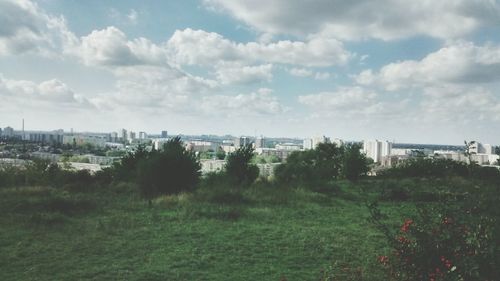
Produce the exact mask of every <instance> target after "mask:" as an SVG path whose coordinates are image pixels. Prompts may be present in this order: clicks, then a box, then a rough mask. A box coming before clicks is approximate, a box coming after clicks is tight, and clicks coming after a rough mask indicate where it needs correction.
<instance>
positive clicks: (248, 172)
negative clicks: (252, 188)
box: [225, 145, 259, 185]
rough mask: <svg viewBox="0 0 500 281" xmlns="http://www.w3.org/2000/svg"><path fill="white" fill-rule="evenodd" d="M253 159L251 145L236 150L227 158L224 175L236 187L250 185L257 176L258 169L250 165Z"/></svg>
mask: <svg viewBox="0 0 500 281" xmlns="http://www.w3.org/2000/svg"><path fill="white" fill-rule="evenodd" d="M253 157H254V149H253V147H252V146H251V145H245V146H242V147H240V148H238V149H237V150H236V151H235V152H233V153H231V154H229V155H228V156H227V163H226V168H225V170H226V174H227V176H228V177H229V179H230V180H231V181H233V182H234V183H235V184H237V185H247V184H252V183H253V182H254V181H255V180H256V179H257V177H258V176H259V168H258V167H257V166H256V165H253V164H251V163H250V161H251V160H252V158H253Z"/></svg>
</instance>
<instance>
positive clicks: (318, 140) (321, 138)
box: [312, 136, 330, 149]
mask: <svg viewBox="0 0 500 281" xmlns="http://www.w3.org/2000/svg"><path fill="white" fill-rule="evenodd" d="M329 141H330V140H329V139H328V138H327V137H325V136H315V137H313V138H312V148H313V149H315V148H316V147H317V146H318V144H320V143H327V142H329Z"/></svg>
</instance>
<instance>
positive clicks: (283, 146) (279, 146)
mask: <svg viewBox="0 0 500 281" xmlns="http://www.w3.org/2000/svg"><path fill="white" fill-rule="evenodd" d="M274 148H276V149H277V150H287V151H295V150H300V149H301V148H302V146H301V145H300V144H296V143H279V144H277V145H275V146H274Z"/></svg>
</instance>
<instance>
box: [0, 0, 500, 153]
mask: <svg viewBox="0 0 500 281" xmlns="http://www.w3.org/2000/svg"><path fill="white" fill-rule="evenodd" d="M261 7H265V9H263V8H261ZM0 19H2V26H1V27H0V100H1V101H2V102H0V127H2V128H3V127H6V126H12V127H13V128H15V129H18V127H20V126H21V119H22V118H25V119H26V129H27V130H29V129H31V130H53V129H58V128H62V129H64V130H65V131H69V130H70V129H71V128H74V129H75V130H76V131H88V132H113V131H117V130H118V129H119V128H130V129H131V130H133V131H135V132H136V133H138V134H139V133H140V132H141V131H144V132H154V133H155V134H156V133H158V134H160V133H161V131H162V130H168V132H169V133H170V132H172V133H173V134H175V133H180V134H186V135H201V134H214V135H226V134H230V135H233V136H240V135H246V136H258V135H264V136H269V137H298V138H306V137H311V136H316V135H327V136H331V137H338V138H342V139H346V140H364V139H381V140H390V141H392V140H396V141H397V142H401V143H428V144H431V143H435V144H462V143H463V140H465V139H466V140H480V141H482V142H484V143H492V144H498V143H499V141H498V140H500V93H499V92H498V89H499V88H500V87H499V86H500V34H498V23H499V22H500V3H499V1H487V0H484V1H481V0H478V1H451V0H450V1H440V2H439V3H431V2H418V3H411V4H409V3H408V2H407V1H380V2H377V3H373V2H371V1H358V2H356V3H350V2H343V1H333V2H332V1H322V0H315V1H309V2H307V3H306V2H304V1H284V0H283V1H272V2H269V1H266V2H264V1H251V2H245V1H240V0H233V1H226V0H205V1H194V0H191V1H175V2H174V1H168V2H162V3H159V2H158V1H141V2H140V3H139V2H135V1H119V2H118V1H115V2H102V1H95V0H92V1H85V2H75V1H62V0H39V1H28V0H17V1H14V0H4V1H0Z"/></svg>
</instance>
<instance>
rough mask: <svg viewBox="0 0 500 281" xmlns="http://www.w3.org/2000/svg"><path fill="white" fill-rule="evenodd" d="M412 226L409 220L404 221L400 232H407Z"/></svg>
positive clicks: (411, 221)
mask: <svg viewBox="0 0 500 281" xmlns="http://www.w3.org/2000/svg"><path fill="white" fill-rule="evenodd" d="M412 224H413V220H411V219H406V220H405V222H404V223H403V225H402V226H401V231H402V232H405V233H406V232H408V230H409V229H410V225H412Z"/></svg>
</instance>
